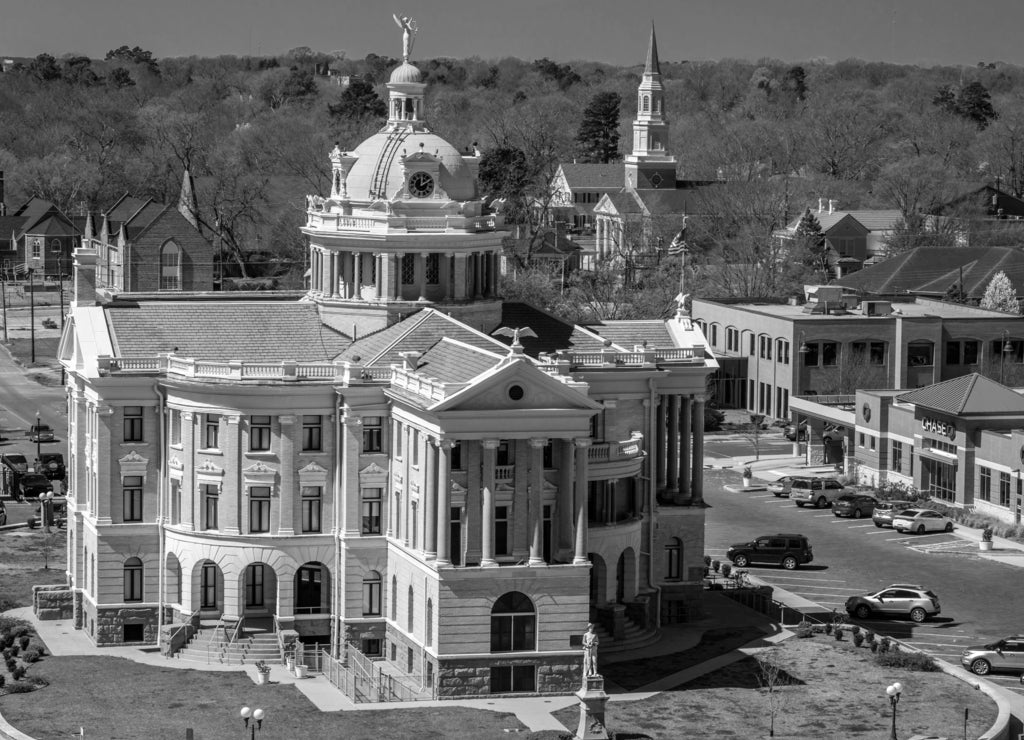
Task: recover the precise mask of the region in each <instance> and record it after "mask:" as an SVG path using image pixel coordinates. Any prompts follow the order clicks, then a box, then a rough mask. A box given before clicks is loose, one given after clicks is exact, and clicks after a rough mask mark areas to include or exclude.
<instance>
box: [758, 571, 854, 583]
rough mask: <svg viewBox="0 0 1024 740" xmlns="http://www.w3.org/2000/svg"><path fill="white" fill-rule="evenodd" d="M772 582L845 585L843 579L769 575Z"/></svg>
mask: <svg viewBox="0 0 1024 740" xmlns="http://www.w3.org/2000/svg"><path fill="white" fill-rule="evenodd" d="M769 577H770V578H771V579H772V580H777V581H832V582H833V583H846V579H845V578H814V577H813V576H785V575H782V574H781V573H779V574H778V575H770V574H769ZM765 580H768V579H767V578H766V579H765Z"/></svg>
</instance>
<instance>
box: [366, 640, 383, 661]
mask: <svg viewBox="0 0 1024 740" xmlns="http://www.w3.org/2000/svg"><path fill="white" fill-rule="evenodd" d="M383 654H384V653H383V651H382V650H381V642H380V638H379V637H367V638H364V639H363V655H365V656H366V657H368V658H379V657H380V656H381V655H383Z"/></svg>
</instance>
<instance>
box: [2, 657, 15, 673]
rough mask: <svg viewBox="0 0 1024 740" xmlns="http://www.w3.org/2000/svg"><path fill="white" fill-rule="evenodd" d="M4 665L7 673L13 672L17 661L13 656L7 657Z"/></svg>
mask: <svg viewBox="0 0 1024 740" xmlns="http://www.w3.org/2000/svg"><path fill="white" fill-rule="evenodd" d="M5 665H6V666H7V672H8V673H14V669H15V668H17V667H18V661H16V660H15V659H14V658H8V659H7V661H6V663H5Z"/></svg>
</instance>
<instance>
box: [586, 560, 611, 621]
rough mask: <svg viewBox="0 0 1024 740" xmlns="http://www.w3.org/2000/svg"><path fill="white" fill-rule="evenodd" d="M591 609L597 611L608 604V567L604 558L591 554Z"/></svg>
mask: <svg viewBox="0 0 1024 740" xmlns="http://www.w3.org/2000/svg"><path fill="white" fill-rule="evenodd" d="M588 557H589V558H590V608H591V609H596V608H598V607H602V606H604V605H605V604H606V603H607V602H608V590H607V583H608V567H607V566H606V565H605V562H604V558H602V557H601V556H600V555H598V554H597V553H594V552H592V553H590V555H589V556H588Z"/></svg>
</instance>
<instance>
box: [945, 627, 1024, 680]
mask: <svg viewBox="0 0 1024 740" xmlns="http://www.w3.org/2000/svg"><path fill="white" fill-rule="evenodd" d="M960 663H961V664H962V665H963V666H964V668H966V669H968V670H969V671H972V672H973V673H977V674H978V675H979V676H984V675H987V674H988V673H990V672H992V671H1014V672H1021V671H1024V635H1013V636H1012V637H1007V638H1005V639H1003V640H997V641H996V642H993V643H992V644H990V645H979V646H976V647H969V648H966V649H964V652H963V653H962V654H961V655H960Z"/></svg>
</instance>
